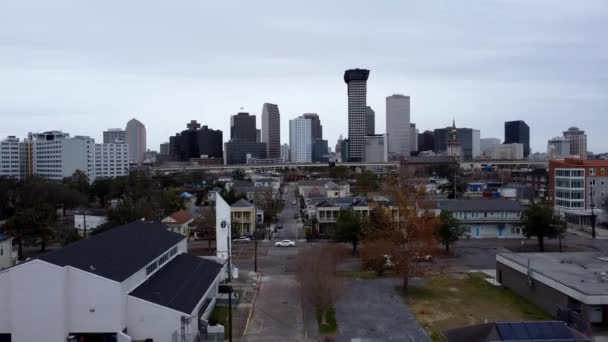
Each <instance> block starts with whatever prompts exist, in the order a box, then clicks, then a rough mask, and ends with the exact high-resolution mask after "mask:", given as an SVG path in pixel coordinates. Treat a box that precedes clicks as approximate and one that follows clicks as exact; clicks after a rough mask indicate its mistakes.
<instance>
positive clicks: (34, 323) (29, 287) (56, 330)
mask: <svg viewBox="0 0 608 342" xmlns="http://www.w3.org/2000/svg"><path fill="white" fill-rule="evenodd" d="M8 273H10V276H9V279H10V284H9V290H8V291H9V293H10V300H9V302H10V305H8V306H6V305H5V303H2V307H3V310H1V311H2V313H1V314H2V315H4V314H5V312H6V314H10V315H11V316H12V321H11V325H10V329H9V330H10V331H9V332H10V333H12V341H13V342H31V341H65V339H66V337H67V334H68V329H67V319H66V316H67V312H66V308H67V300H66V278H67V277H66V273H65V271H64V269H63V268H61V267H58V266H55V265H52V264H49V263H47V262H44V261H41V260H33V261H30V262H27V263H25V264H22V265H19V266H16V267H14V268H11V269H9V271H8ZM41 279H44V284H41ZM41 285H44V286H41Z"/></svg>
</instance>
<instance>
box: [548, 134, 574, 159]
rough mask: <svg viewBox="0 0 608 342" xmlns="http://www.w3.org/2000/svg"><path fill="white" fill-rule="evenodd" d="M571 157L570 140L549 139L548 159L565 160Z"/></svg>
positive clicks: (561, 138)
mask: <svg viewBox="0 0 608 342" xmlns="http://www.w3.org/2000/svg"><path fill="white" fill-rule="evenodd" d="M567 157H570V140H568V139H566V138H564V137H555V138H553V139H549V142H548V143H547V158H549V159H564V158H567Z"/></svg>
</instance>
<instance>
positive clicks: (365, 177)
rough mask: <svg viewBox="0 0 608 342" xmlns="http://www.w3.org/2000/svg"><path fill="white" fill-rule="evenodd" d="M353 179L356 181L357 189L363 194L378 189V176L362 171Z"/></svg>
mask: <svg viewBox="0 0 608 342" xmlns="http://www.w3.org/2000/svg"><path fill="white" fill-rule="evenodd" d="M355 179H356V180H357V187H358V188H359V189H360V190H361V191H363V192H369V191H376V190H378V189H379V188H380V179H379V178H378V175H376V174H375V173H373V172H371V171H364V172H362V173H360V174H358V175H357V176H356V177H355Z"/></svg>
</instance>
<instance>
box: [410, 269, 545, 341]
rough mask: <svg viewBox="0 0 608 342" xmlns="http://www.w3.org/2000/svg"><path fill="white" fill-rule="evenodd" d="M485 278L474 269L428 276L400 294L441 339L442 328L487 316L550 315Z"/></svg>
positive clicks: (476, 321) (532, 317) (514, 318)
mask: <svg viewBox="0 0 608 342" xmlns="http://www.w3.org/2000/svg"><path fill="white" fill-rule="evenodd" d="M484 279H485V275H483V274H477V273H464V274H456V275H455V274H442V275H436V276H430V277H427V278H425V282H424V285H423V286H422V287H411V288H410V289H408V292H407V293H406V294H402V295H403V297H404V299H405V301H406V302H407V304H408V305H409V306H410V308H411V309H412V311H413V312H414V314H415V315H416V317H417V318H418V320H419V321H420V322H421V324H422V325H423V326H424V328H425V329H426V330H427V332H428V333H429V335H430V337H431V339H432V340H433V341H442V340H443V339H442V337H441V335H440V334H439V332H441V331H444V330H447V329H452V328H458V327H462V326H467V325H472V324H479V323H483V322H485V321H486V320H487V321H488V322H494V321H519V320H549V319H552V318H551V316H550V315H549V314H547V313H546V312H545V311H543V310H542V309H541V308H539V307H537V306H536V305H534V304H532V303H530V302H528V301H527V300H525V299H524V298H522V297H520V296H519V295H517V294H516V293H514V292H512V291H510V290H507V289H502V288H497V287H494V286H492V285H490V284H488V283H487V282H486V281H485V280H484ZM399 291H400V289H399Z"/></svg>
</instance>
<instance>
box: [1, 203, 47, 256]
mask: <svg viewBox="0 0 608 342" xmlns="http://www.w3.org/2000/svg"><path fill="white" fill-rule="evenodd" d="M56 222H57V214H56V211H55V208H54V207H53V206H51V205H49V204H47V203H37V204H36V205H35V206H32V207H28V208H20V209H19V210H18V211H17V212H16V213H15V215H14V216H12V217H11V218H10V219H9V220H8V221H7V223H6V231H7V233H8V234H9V235H11V236H15V237H16V238H17V239H18V241H19V259H22V258H23V242H24V241H25V242H28V243H30V244H39V245H40V251H41V252H45V251H46V246H47V242H48V241H49V240H50V239H51V238H52V237H53V227H54V225H55V224H56Z"/></svg>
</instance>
